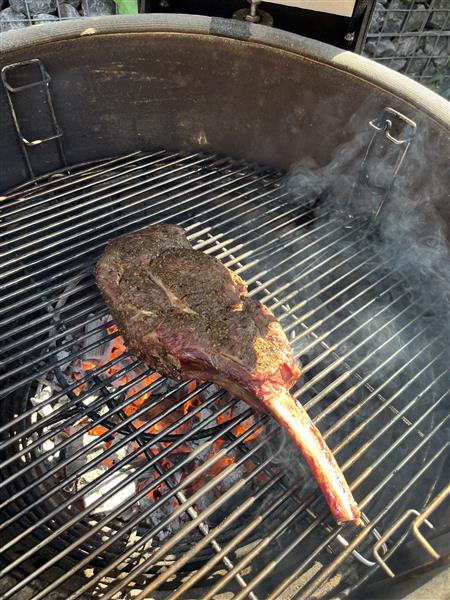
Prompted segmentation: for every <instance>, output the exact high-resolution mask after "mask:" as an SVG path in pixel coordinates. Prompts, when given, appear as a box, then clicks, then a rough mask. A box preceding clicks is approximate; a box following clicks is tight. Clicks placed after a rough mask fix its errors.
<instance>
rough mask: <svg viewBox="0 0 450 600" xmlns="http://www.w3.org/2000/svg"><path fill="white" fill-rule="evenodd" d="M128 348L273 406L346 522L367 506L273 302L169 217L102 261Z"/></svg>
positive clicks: (112, 246) (100, 273) (118, 242)
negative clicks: (360, 501)
mask: <svg viewBox="0 0 450 600" xmlns="http://www.w3.org/2000/svg"><path fill="white" fill-rule="evenodd" d="M95 276H96V279H97V283H98V286H99V288H100V290H101V292H102V294H103V296H104V298H105V301H106V303H107V305H108V307H109V309H110V311H111V314H112V315H113V317H114V320H115V321H116V323H117V326H118V328H119V331H120V332H121V334H122V335H123V337H124V340H125V344H126V345H127V348H128V350H129V351H130V352H131V353H132V354H134V355H135V356H137V357H138V358H140V359H141V360H142V361H144V362H145V363H147V364H148V365H149V366H150V367H152V368H153V369H154V370H155V371H157V372H158V373H160V374H161V375H165V376H167V377H170V378H172V379H176V380H184V379H202V380H207V381H211V382H213V383H216V384H217V385H219V386H221V387H222V388H224V389H225V390H227V391H229V392H230V393H232V394H233V395H235V396H237V397H239V398H242V399H243V400H244V401H246V402H247V403H248V404H250V405H251V406H252V407H254V408H255V409H256V410H259V411H264V412H267V413H269V414H271V415H272V416H273V417H274V418H275V419H276V420H277V421H278V423H280V425H281V426H282V427H283V428H284V429H285V430H286V431H287V433H288V434H289V436H290V437H291V439H292V440H293V442H294V444H295V445H296V447H297V448H298V449H299V450H300V452H301V454H302V455H303V456H304V457H305V459H306V461H307V462H308V465H309V466H310V468H311V471H312V472H313V474H314V476H315V478H316V480H317V482H318V484H319V486H320V487H321V489H322V491H323V493H324V495H325V498H326V499H327V501H328V504H329V506H330V510H331V512H332V514H333V516H334V518H335V519H336V521H338V522H339V523H344V522H347V521H353V522H354V523H359V518H360V513H359V510H358V506H357V504H356V502H355V500H354V498H353V496H352V494H351V491H350V489H349V486H348V484H347V482H346V480H345V478H344V476H343V474H342V472H341V470H340V469H339V466H338V464H337V462H336V460H335V458H334V457H333V455H332V453H331V452H330V450H329V448H328V447H327V445H326V443H325V441H324V440H323V438H322V436H321V434H320V432H319V431H318V429H317V428H316V427H315V425H314V424H313V423H312V421H311V419H310V418H309V416H308V414H307V413H306V411H305V409H304V408H303V407H302V405H301V404H300V403H299V402H298V401H297V400H296V399H295V398H294V397H293V396H292V395H291V394H290V393H289V390H290V389H291V387H292V386H293V385H294V383H295V382H296V381H297V379H298V378H299V376H300V369H299V367H298V365H297V363H296V361H295V358H294V355H293V352H292V348H291V347H290V344H289V342H288V340H287V338H286V335H285V333H284V331H283V329H282V327H281V325H280V324H279V323H278V321H277V320H276V318H275V317H274V315H273V314H272V313H271V311H270V310H269V309H268V308H267V307H266V306H264V305H263V304H261V303H260V302H258V301H257V300H253V299H252V298H250V297H249V295H248V292H247V286H246V284H245V282H244V281H243V280H242V279H241V278H240V277H239V276H238V275H237V274H236V273H233V271H231V270H230V269H228V268H227V267H225V266H224V265H223V264H222V263H221V262H220V261H219V260H217V259H216V258H214V257H212V256H208V255H206V254H204V253H203V252H200V251H197V250H194V249H193V248H192V246H191V244H190V243H189V241H188V239H187V237H186V234H185V232H184V231H183V229H181V228H180V227H178V226H176V225H170V224H166V223H159V224H157V225H151V226H149V227H146V228H144V229H141V230H140V231H138V232H135V233H131V234H127V235H124V236H122V237H119V238H117V239H115V240H113V241H111V242H109V243H108V245H107V247H106V249H105V251H104V252H103V254H102V255H101V257H100V258H99V260H98V262H97V264H96V267H95Z"/></svg>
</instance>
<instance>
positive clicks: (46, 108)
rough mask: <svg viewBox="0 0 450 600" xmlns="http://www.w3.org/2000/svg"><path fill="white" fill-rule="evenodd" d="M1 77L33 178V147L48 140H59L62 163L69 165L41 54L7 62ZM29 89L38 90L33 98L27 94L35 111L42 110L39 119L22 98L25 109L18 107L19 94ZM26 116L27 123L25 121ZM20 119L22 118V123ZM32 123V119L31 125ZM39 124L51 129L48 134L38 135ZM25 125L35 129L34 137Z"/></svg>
mask: <svg viewBox="0 0 450 600" xmlns="http://www.w3.org/2000/svg"><path fill="white" fill-rule="evenodd" d="M27 67H28V68H27ZM34 67H37V68H38V73H36V69H35V68H34ZM36 75H37V76H38V79H36ZM1 78H2V83H3V87H4V89H5V93H6V97H7V99H8V104H9V109H10V112H11V117H12V120H13V123H14V128H15V130H16V133H17V137H18V139H19V142H20V148H21V151H22V154H23V157H24V161H25V164H26V167H27V170H28V173H29V176H30V178H31V179H33V178H34V177H35V172H34V168H33V165H32V162H31V156H30V148H36V147H39V146H42V144H45V143H47V142H51V141H54V142H55V143H56V146H57V149H58V153H59V161H60V166H61V167H66V166H67V162H66V157H65V154H64V148H63V145H62V140H61V138H62V136H63V131H62V129H61V127H60V126H59V124H58V121H57V119H56V115H55V110H54V107H53V101H52V97H51V94H50V88H49V84H50V81H51V77H50V75H49V73H48V72H47V71H46V69H45V67H44V65H43V63H42V61H41V60H39V59H38V58H32V59H30V60H26V61H22V62H19V63H12V64H10V65H5V66H4V67H3V68H2V70H1ZM14 79H17V83H16V84H14V83H13V80H14ZM30 79H31V81H30ZM23 80H25V83H23V82H22V81H23ZM30 90H33V91H34V92H35V93H34V94H33V96H32V98H30V97H29V98H27V101H29V102H30V104H31V105H33V103H34V105H35V106H36V111H35V113H37V114H39V119H35V118H33V116H34V115H30V111H29V108H28V107H27V109H25V110H24V109H23V101H22V109H21V110H20V109H19V111H18V110H17V108H18V106H17V104H19V105H20V104H21V103H20V102H19V103H18V95H19V96H21V95H22V94H21V92H26V91H30ZM18 112H22V113H25V114H24V116H23V117H22V118H19V116H18ZM45 113H47V115H48V116H47V117H46V116H45ZM30 117H31V118H30ZM27 120H28V123H27V122H26V121H27ZM20 121H22V123H21V122H20ZM46 122H47V123H46ZM30 123H32V126H31V127H30ZM36 124H37V125H38V126H39V127H41V125H43V126H44V127H45V128H47V129H48V130H49V131H48V132H47V133H46V134H44V135H42V136H39V135H38V134H37V130H36ZM24 127H26V128H28V129H31V130H32V139H29V138H30V137H31V136H30V135H25V134H24Z"/></svg>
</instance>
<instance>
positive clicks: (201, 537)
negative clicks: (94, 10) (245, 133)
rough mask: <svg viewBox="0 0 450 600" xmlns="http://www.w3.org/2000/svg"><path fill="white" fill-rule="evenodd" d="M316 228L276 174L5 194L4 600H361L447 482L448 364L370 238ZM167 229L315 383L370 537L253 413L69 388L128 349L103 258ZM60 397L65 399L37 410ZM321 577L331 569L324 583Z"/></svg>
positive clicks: (222, 401)
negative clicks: (220, 272) (104, 278)
mask: <svg viewBox="0 0 450 600" xmlns="http://www.w3.org/2000/svg"><path fill="white" fill-rule="evenodd" d="M319 208H320V203H319V207H318V206H317V205H316V203H312V202H311V197H310V195H308V196H305V197H302V196H301V195H300V196H298V197H294V196H293V195H292V192H290V191H289V190H288V188H287V187H286V186H285V184H284V179H283V173H281V172H276V171H273V170H271V169H267V168H264V167H260V166H258V165H253V164H248V163H245V162H243V161H235V160H232V159H226V158H219V157H217V156H215V155H205V154H199V153H191V154H178V153H174V152H163V151H160V152H153V153H132V154H129V155H126V156H123V157H122V158H119V159H113V160H109V161H105V162H104V163H103V164H98V165H96V166H92V167H83V168H81V169H74V170H72V171H71V173H70V174H68V175H67V174H62V176H60V177H53V178H52V179H50V180H48V181H45V180H41V181H39V182H37V183H36V184H30V185H29V186H22V187H20V188H18V189H17V190H16V191H12V192H11V193H10V194H8V197H7V198H6V199H5V200H4V201H3V221H2V224H1V235H2V247H3V253H2V266H3V270H2V273H1V275H0V277H1V282H2V285H3V296H2V304H1V306H0V311H1V314H0V318H1V321H0V323H1V326H2V330H1V332H0V343H1V344H2V346H1V348H2V367H3V369H2V372H1V374H0V378H1V382H2V395H3V400H2V403H3V404H2V407H3V409H2V413H1V425H0V432H1V436H2V444H1V447H0V448H1V453H2V454H1V460H2V463H1V466H2V482H1V485H0V499H1V507H2V523H1V525H0V531H1V539H2V558H3V560H4V562H3V565H2V571H1V574H2V576H4V577H8V576H13V577H14V578H15V583H14V584H13V585H11V587H10V589H9V590H8V591H7V592H6V593H5V594H4V598H5V600H6V599H7V598H16V597H20V596H19V595H18V594H21V593H23V590H24V589H29V588H30V587H31V588H33V589H34V592H33V593H32V594H31V595H32V597H33V598H36V599H37V598H44V597H46V596H47V595H48V594H49V593H50V591H52V590H53V591H54V592H55V593H58V592H59V593H60V594H61V597H62V598H64V599H65V600H66V598H68V597H70V598H73V599H75V598H91V597H92V595H93V594H94V593H95V594H97V595H98V594H100V595H101V597H102V598H105V599H107V598H112V597H113V596H114V594H115V593H116V592H118V591H119V590H121V591H122V592H123V593H124V594H125V593H127V591H128V592H129V591H130V590H131V589H140V590H144V591H142V592H141V593H140V595H139V597H142V598H144V597H150V596H151V594H152V593H153V591H154V590H156V589H159V590H160V591H161V593H163V594H166V596H167V597H170V598H191V597H195V596H196V595H199V597H202V598H212V597H213V596H214V594H216V593H219V592H220V591H222V592H223V591H227V592H228V593H231V594H232V595H233V597H235V598H244V597H253V598H272V599H275V598H279V597H281V595H282V594H283V593H288V596H287V597H291V596H292V594H291V593H289V590H288V592H285V589H286V588H289V586H290V585H291V584H293V583H294V582H295V580H296V579H298V578H299V577H300V576H302V577H304V579H303V583H302V586H301V588H300V589H301V592H299V593H301V594H303V593H304V594H309V593H310V591H311V590H313V589H315V587H316V585H319V584H320V583H321V582H323V581H330V580H331V579H332V577H334V576H335V575H336V574H338V575H339V577H340V581H339V584H338V587H339V589H347V587H349V588H351V589H353V588H355V586H358V585H360V584H361V582H363V581H365V580H366V579H367V578H368V577H370V576H371V574H372V573H373V572H374V571H375V570H376V563H375V562H374V560H373V557H372V555H371V549H372V547H373V544H374V543H375V541H376V539H377V536H379V533H378V530H380V531H384V530H385V529H386V528H387V527H388V526H389V525H390V524H392V523H394V522H395V520H396V519H397V518H398V517H399V516H400V515H401V514H402V513H403V512H404V510H405V507H409V506H411V505H412V506H414V507H415V508H417V509H418V510H420V509H421V508H422V507H423V506H424V505H425V504H426V503H427V502H428V500H429V498H430V497H431V496H432V495H433V491H434V490H435V486H436V485H437V483H438V481H439V478H440V470H441V466H442V458H443V457H444V456H445V453H446V449H447V444H448V441H447V438H446V431H447V429H446V427H447V418H448V416H447V413H446V412H445V408H444V407H445V402H446V399H447V398H448V392H449V389H448V388H449V385H448V362H447V360H446V357H447V347H446V341H445V339H443V337H442V336H443V332H442V331H439V330H436V328H435V325H434V320H433V319H432V318H430V317H429V315H426V314H425V313H424V310H423V308H421V307H420V306H417V305H415V304H414V299H413V297H412V296H411V293H410V292H409V291H408V290H407V289H406V288H405V282H404V281H402V278H401V276H400V275H399V274H396V273H393V272H392V270H391V267H390V265H389V261H386V260H385V259H384V260H383V259H382V258H381V257H380V256H378V255H377V254H376V253H375V252H374V250H373V248H371V247H370V246H369V245H368V243H367V232H366V224H365V223H364V222H360V223H359V222H357V223H354V224H353V225H352V227H350V228H349V227H347V224H346V223H345V222H343V221H342V218H341V217H340V216H339V215H338V214H335V213H333V211H329V210H324V209H323V207H322V208H320V210H319ZM158 220H168V221H171V222H177V223H179V224H181V225H183V226H184V227H185V228H186V229H187V231H188V233H189V235H190V239H191V241H192V242H193V244H194V245H195V247H197V248H199V249H202V250H203V251H205V252H207V253H211V254H213V255H215V256H217V257H218V258H220V259H221V260H222V261H224V262H225V264H227V265H228V266H230V267H232V268H234V269H235V270H237V272H239V273H242V274H243V276H244V277H245V278H246V280H247V281H248V282H249V284H250V292H251V294H252V295H254V296H255V297H257V298H259V299H261V300H262V301H263V302H265V303H267V304H268V305H269V306H270V307H271V308H272V310H274V312H275V314H276V315H277V316H278V318H279V319H280V321H281V323H282V324H283V326H284V327H285V329H286V332H287V333H288V335H289V337H290V339H291V342H292V344H293V346H294V349H295V350H296V352H297V354H298V356H299V359H300V361H301V362H302V364H303V378H302V380H301V381H300V382H299V384H298V387H297V389H296V392H295V393H296V395H298V396H299V398H301V400H302V402H303V403H304V404H305V405H306V407H307V408H308V410H309V411H310V414H311V415H312V416H313V417H314V419H315V422H316V423H317V424H318V426H319V427H320V429H321V430H322V432H323V433H324V435H325V437H326V439H327V441H328V443H329V444H330V445H331V447H332V448H333V450H334V452H335V454H336V456H337V459H338V461H339V463H340V464H341V465H342V467H343V469H344V471H345V473H346V476H347V477H348V479H349V481H350V482H351V484H352V488H353V489H354V492H355V495H356V498H357V500H358V501H359V502H360V505H361V507H362V509H363V510H364V515H365V519H366V522H367V524H368V526H367V527H366V528H365V529H363V530H361V531H357V530H354V529H352V528H351V527H347V528H342V527H338V526H336V525H335V524H334V523H333V522H332V521H331V519H330V517H329V513H328V510H327V509H326V507H325V504H324V501H323V499H322V497H321V496H320V494H319V493H318V492H317V489H316V487H315V485H314V484H313V483H312V482H311V479H310V477H309V475H308V472H307V471H306V470H305V468H304V466H303V463H302V460H301V459H300V458H299V457H298V456H297V454H296V453H295V452H293V451H292V448H291V446H290V444H289V443H288V442H287V441H286V440H285V438H284V436H283V435H282V433H281V432H280V430H279V428H278V427H276V426H275V425H274V424H273V423H272V422H271V421H270V420H269V419H268V418H267V417H262V416H256V415H255V416H253V420H250V421H249V420H248V419H249V417H251V416H252V415H253V413H252V411H251V410H250V409H248V408H246V407H245V406H243V405H241V404H240V403H239V402H238V401H237V400H235V399H230V398H228V397H227V396H226V395H225V393H224V392H222V391H220V390H217V389H215V388H214V387H212V388H211V386H210V385H209V384H207V383H204V384H201V386H200V387H197V388H196V389H192V388H190V387H189V385H190V384H189V383H182V384H173V383H172V384H170V383H168V382H166V381H164V380H162V379H161V378H159V379H154V378H150V379H147V378H148V377H149V375H150V372H149V371H148V369H147V368H146V367H145V366H144V365H142V364H139V363H138V362H137V361H135V360H134V359H132V358H131V357H126V354H119V355H114V357H112V358H110V360H109V362H108V363H107V364H104V363H102V362H100V363H96V365H95V368H89V370H86V371H85V373H84V375H83V376H82V378H81V379H76V380H73V378H72V379H71V377H72V376H71V375H70V374H71V372H72V371H71V369H72V367H71V366H68V365H72V364H73V363H74V361H77V360H82V361H84V360H86V361H88V362H89V360H90V358H89V357H90V356H92V352H94V351H99V349H100V348H104V347H106V346H105V344H106V343H107V342H108V341H110V340H116V338H117V335H118V334H117V332H115V331H113V330H111V328H110V326H111V322H110V321H109V320H108V318H107V311H106V308H105V306H104V304H103V301H102V300H101V298H100V296H99V293H98V290H97V288H96V286H95V283H94V281H93V278H92V275H91V273H90V270H91V267H92V265H93V263H94V262H95V260H96V257H97V256H98V254H99V253H100V251H101V249H102V248H103V247H104V245H105V243H106V242H107V240H108V239H111V237H114V236H117V235H119V234H121V233H124V232H127V231H132V230H135V229H137V228H139V227H143V226H144V225H145V224H147V223H152V222H156V221H158ZM100 318H102V320H101V321H99V319H100ZM115 343H117V342H115ZM111 369H116V371H115V372H114V371H111ZM39 382H40V383H39ZM48 384H50V387H53V388H54V389H53V392H52V395H51V397H49V398H48V399H47V400H45V399H44V400H42V401H41V402H39V403H36V400H35V398H36V396H37V394H38V392H39V389H41V391H42V387H43V386H45V385H48ZM143 394H149V397H148V398H147V401H146V402H144V403H140V404H139V401H140V399H141V398H142V396H143ZM199 394H201V402H200V401H197V402H196V403H194V404H193V405H192V406H190V409H189V410H186V411H185V410H184V407H185V406H186V402H187V401H189V400H193V399H194V398H198V397H199ZM33 398H34V400H33ZM168 400H170V401H169V402H168ZM136 401H138V404H137V405H135V404H133V403H135V402H136ZM45 406H47V407H48V406H52V407H53V409H52V411H46V410H44V409H45ZM130 407H133V412H130ZM231 407H234V412H232V411H230V408H231ZM149 410H150V411H151V412H149ZM105 411H106V412H105ZM179 411H181V413H180V412H179ZM172 417H174V418H173V419H172ZM137 419H140V421H137ZM171 419H172V420H171ZM158 424H159V428H158ZM100 425H101V427H102V429H101V430H96V433H95V435H92V434H91V436H90V437H91V438H92V439H89V442H88V445H84V446H80V445H79V442H80V441H83V440H84V441H85V440H86V439H87V438H89V432H92V431H93V429H94V428H96V427H98V426H100ZM237 425H241V428H240V429H237ZM152 427H153V428H155V427H156V429H152V431H151V432H148V429H149V428H152ZM261 427H262V428H263V429H262V430H261V429H260V428H261ZM70 428H71V429H70ZM132 441H134V442H135V445H134V446H131V445H130V444H131V442H132ZM49 444H50V445H49ZM77 444H78V445H77ZM186 444H188V446H186ZM120 452H121V453H122V454H120ZM88 456H89V458H88V459H87V457H88ZM108 460H109V461H114V462H110V463H108V468H107V469H105V468H104V465H105V461H108ZM102 465H103V467H102ZM100 467H102V469H103V470H101V469H100ZM94 468H98V469H100V470H99V471H96V472H95V473H94V474H93V469H94ZM149 472H150V475H149ZM89 474H91V475H89ZM116 476H118V477H119V479H117V480H115V479H112V481H113V482H115V483H114V485H110V487H109V488H108V487H106V488H100V487H99V486H100V485H101V484H103V485H105V484H107V483H108V482H111V478H114V477H116ZM86 477H88V479H87V480H86V481H84V482H83V485H81V484H80V481H82V479H83V478H86ZM89 477H91V479H89ZM164 482H165V487H161V486H162V483H164ZM130 485H131V486H134V485H136V487H134V488H132V493H129V494H128V495H125V496H123V497H122V498H118V497H117V496H116V494H117V493H118V491H120V490H126V489H127V486H130ZM416 485H420V486H421V489H422V494H421V497H420V498H418V497H417V494H414V490H415V486H416ZM96 490H97V491H98V490H100V492H99V493H97V495H96V496H95V497H94V498H93V499H92V498H91V501H90V502H89V504H87V500H86V498H87V495H88V494H90V493H95V492H96ZM152 492H153V496H152V500H151V501H148V498H149V496H148V494H149V493H152ZM155 492H157V493H156V496H155ZM114 498H116V502H115V503H114V502H113V504H112V505H111V506H110V507H109V508H108V509H107V510H106V509H105V508H104V509H103V510H101V511H100V512H99V511H98V510H97V509H99V507H102V506H103V507H104V506H105V502H107V501H108V500H111V499H114ZM144 502H145V503H144ZM163 509H164V510H165V511H166V512H163V513H161V510H163ZM176 524H177V526H175V525H176ZM172 525H173V526H172ZM158 536H159V537H158ZM313 561H316V562H317V564H319V565H320V568H319V569H318V570H315V569H314V570H313V572H312V573H311V572H310V567H311V565H312V564H313ZM349 565H350V566H351V568H350V569H349ZM205 586H206V587H207V589H206V590H205ZM308 586H309V587H308ZM197 588H198V590H200V591H198V590H197ZM331 589H332V588H330V590H331ZM169 590H170V591H169ZM296 590H298V587H297V588H296ZM296 593H297V592H296ZM302 597H303V596H302ZM308 597H309V596H308Z"/></svg>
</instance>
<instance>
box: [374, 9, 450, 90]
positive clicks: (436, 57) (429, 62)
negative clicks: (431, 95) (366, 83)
mask: <svg viewBox="0 0 450 600" xmlns="http://www.w3.org/2000/svg"><path fill="white" fill-rule="evenodd" d="M364 54H365V55H366V56H368V57H369V58H373V59H375V60H376V61H377V62H380V63H382V64H384V65H386V66H387V67H390V68H391V69H394V70H395V71H399V72H401V73H404V74H405V75H408V76H409V77H411V78H412V79H415V80H416V81H419V82H420V83H423V84H424V85H427V86H429V87H431V88H432V89H434V91H436V92H438V93H440V94H442V95H443V96H446V97H449V96H450V64H449V62H450V0H428V1H423V0H381V1H378V2H377V3H376V6H375V11H374V14H373V18H372V22H371V25H370V29H369V32H368V35H367V42H366V45H365V48H364Z"/></svg>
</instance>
